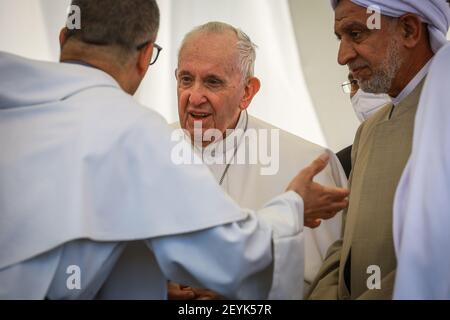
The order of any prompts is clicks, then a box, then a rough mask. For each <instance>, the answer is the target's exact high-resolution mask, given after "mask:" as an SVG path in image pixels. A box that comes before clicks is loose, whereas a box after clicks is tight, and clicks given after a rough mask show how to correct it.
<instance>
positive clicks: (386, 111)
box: [356, 103, 393, 137]
mask: <svg viewBox="0 0 450 320" xmlns="http://www.w3.org/2000/svg"><path fill="white" fill-rule="evenodd" d="M392 106H393V105H392V103H388V104H386V105H385V106H384V107H382V108H381V109H380V110H378V111H377V112H376V113H375V114H374V115H372V116H371V117H370V118H369V119H367V120H366V121H364V122H363V123H361V125H360V126H359V128H358V131H357V133H356V136H357V137H358V136H360V135H361V134H362V133H363V132H367V131H368V130H372V129H373V128H375V127H376V126H377V125H378V124H379V123H380V122H383V121H386V120H388V119H389V115H390V113H391V111H392Z"/></svg>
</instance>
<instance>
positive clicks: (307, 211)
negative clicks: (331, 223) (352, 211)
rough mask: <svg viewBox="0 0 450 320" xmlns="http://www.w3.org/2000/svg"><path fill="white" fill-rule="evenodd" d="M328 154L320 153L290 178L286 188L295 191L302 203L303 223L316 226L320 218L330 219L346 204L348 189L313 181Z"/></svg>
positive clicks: (325, 162)
mask: <svg viewBox="0 0 450 320" xmlns="http://www.w3.org/2000/svg"><path fill="white" fill-rule="evenodd" d="M329 158H330V157H329V156H328V155H327V154H323V155H321V156H320V157H319V158H317V159H316V160H314V161H313V162H312V163H311V164H310V165H309V166H308V167H306V168H304V169H303V170H302V171H300V173H299V174H298V175H297V176H296V177H295V178H294V180H292V182H291V183H290V184H289V186H288V188H287V190H288V191H295V192H297V193H298V194H299V195H300V196H301V197H302V199H303V203H304V224H305V226H306V227H310V228H316V227H318V226H319V225H320V223H321V219H330V218H332V217H334V216H335V215H336V213H338V212H339V211H341V210H342V209H344V208H346V207H347V206H348V195H349V190H348V189H342V188H331V187H325V186H322V185H321V184H318V183H316V182H314V181H313V178H314V176H316V175H317V174H318V173H319V172H321V171H322V170H323V169H324V168H325V167H326V166H327V164H328V160H329Z"/></svg>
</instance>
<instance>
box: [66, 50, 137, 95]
mask: <svg viewBox="0 0 450 320" xmlns="http://www.w3.org/2000/svg"><path fill="white" fill-rule="evenodd" d="M59 60H60V62H65V61H80V62H84V63H86V64H89V65H91V66H92V67H94V68H96V69H99V70H102V71H103V72H106V73H107V74H109V75H110V76H111V77H113V78H114V79H115V80H116V81H117V83H118V84H119V86H120V87H121V88H122V90H124V91H125V92H127V93H129V94H131V95H133V94H134V92H135V91H136V89H135V88H133V86H132V85H131V81H130V79H129V76H128V74H127V73H126V72H125V70H124V69H125V68H124V67H123V66H121V63H120V62H119V61H118V60H119V59H117V60H116V61H114V62H113V61H112V60H113V59H112V58H111V57H105V56H101V55H89V56H87V55H85V54H82V53H80V52H77V51H69V50H63V51H62V52H61V56H60V59H59Z"/></svg>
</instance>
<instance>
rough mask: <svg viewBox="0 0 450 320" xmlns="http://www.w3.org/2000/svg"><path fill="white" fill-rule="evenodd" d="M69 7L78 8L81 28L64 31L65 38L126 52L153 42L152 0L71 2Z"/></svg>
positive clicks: (155, 21) (155, 24) (156, 25)
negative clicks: (118, 48)
mask: <svg viewBox="0 0 450 320" xmlns="http://www.w3.org/2000/svg"><path fill="white" fill-rule="evenodd" d="M72 5H76V6H78V7H79V8H80V12H81V29H79V30H77V29H74V30H67V31H66V38H69V37H73V38H75V39H77V40H79V41H81V42H83V43H86V44H90V45H98V46H117V47H120V48H121V49H124V50H126V51H131V50H134V49H135V48H136V47H137V46H139V45H141V44H143V43H145V42H147V41H149V42H154V41H155V40H156V36H157V34H158V29H159V8H158V4H157V3H156V1H155V0H94V1H92V0H72Z"/></svg>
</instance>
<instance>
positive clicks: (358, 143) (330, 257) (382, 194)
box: [308, 80, 424, 299]
mask: <svg viewBox="0 0 450 320" xmlns="http://www.w3.org/2000/svg"><path fill="white" fill-rule="evenodd" d="M423 83H424V80H422V81H421V82H420V83H419V85H417V86H416V88H415V89H414V90H413V91H412V92H411V93H410V94H409V95H408V96H407V97H406V98H405V99H404V100H403V101H402V102H400V104H399V105H398V106H397V107H394V106H393V105H392V104H389V105H386V106H385V107H384V108H382V109H381V110H380V111H379V112H378V113H377V114H375V115H374V116H373V117H372V118H370V119H369V120H367V121H366V122H364V123H363V124H362V125H361V126H360V128H359V129H358V132H357V134H356V138H355V143H354V145H353V150H352V167H353V171H352V173H351V176H350V190H351V193H350V204H349V207H348V209H347V211H346V212H344V220H345V231H344V238H343V241H338V242H336V243H335V244H334V245H333V246H332V247H331V248H330V250H329V252H328V254H327V259H326V261H325V262H324V264H323V266H322V268H321V270H320V272H319V275H318V276H317V278H316V279H315V280H314V283H313V285H312V290H311V293H310V294H309V296H308V298H309V299H391V298H392V292H393V284H394V279H395V269H396V258H395V251H394V243H393V236H392V206H393V200H394V195H395V190H396V187H397V184H398V182H399V179H400V176H401V174H402V171H403V169H404V167H405V165H406V162H407V160H408V157H409V155H410V153H411V144H412V136H413V128H414V118H415V115H416V111H417V105H418V103H419V98H420V93H421V91H422V86H423ZM346 265H347V268H349V271H350V272H349V274H350V279H345V278H344V269H345V267H346ZM371 266H377V267H379V268H380V269H379V270H380V271H381V274H380V275H381V277H380V280H381V283H380V285H381V288H380V289H372V290H370V289H368V280H369V284H373V283H374V282H373V281H372V280H374V279H375V278H370V277H371V275H373V274H374V272H373V271H371V269H369V270H368V268H369V267H371ZM346 280H347V282H348V280H350V281H349V282H350V290H349V288H348V287H347V285H346Z"/></svg>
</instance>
